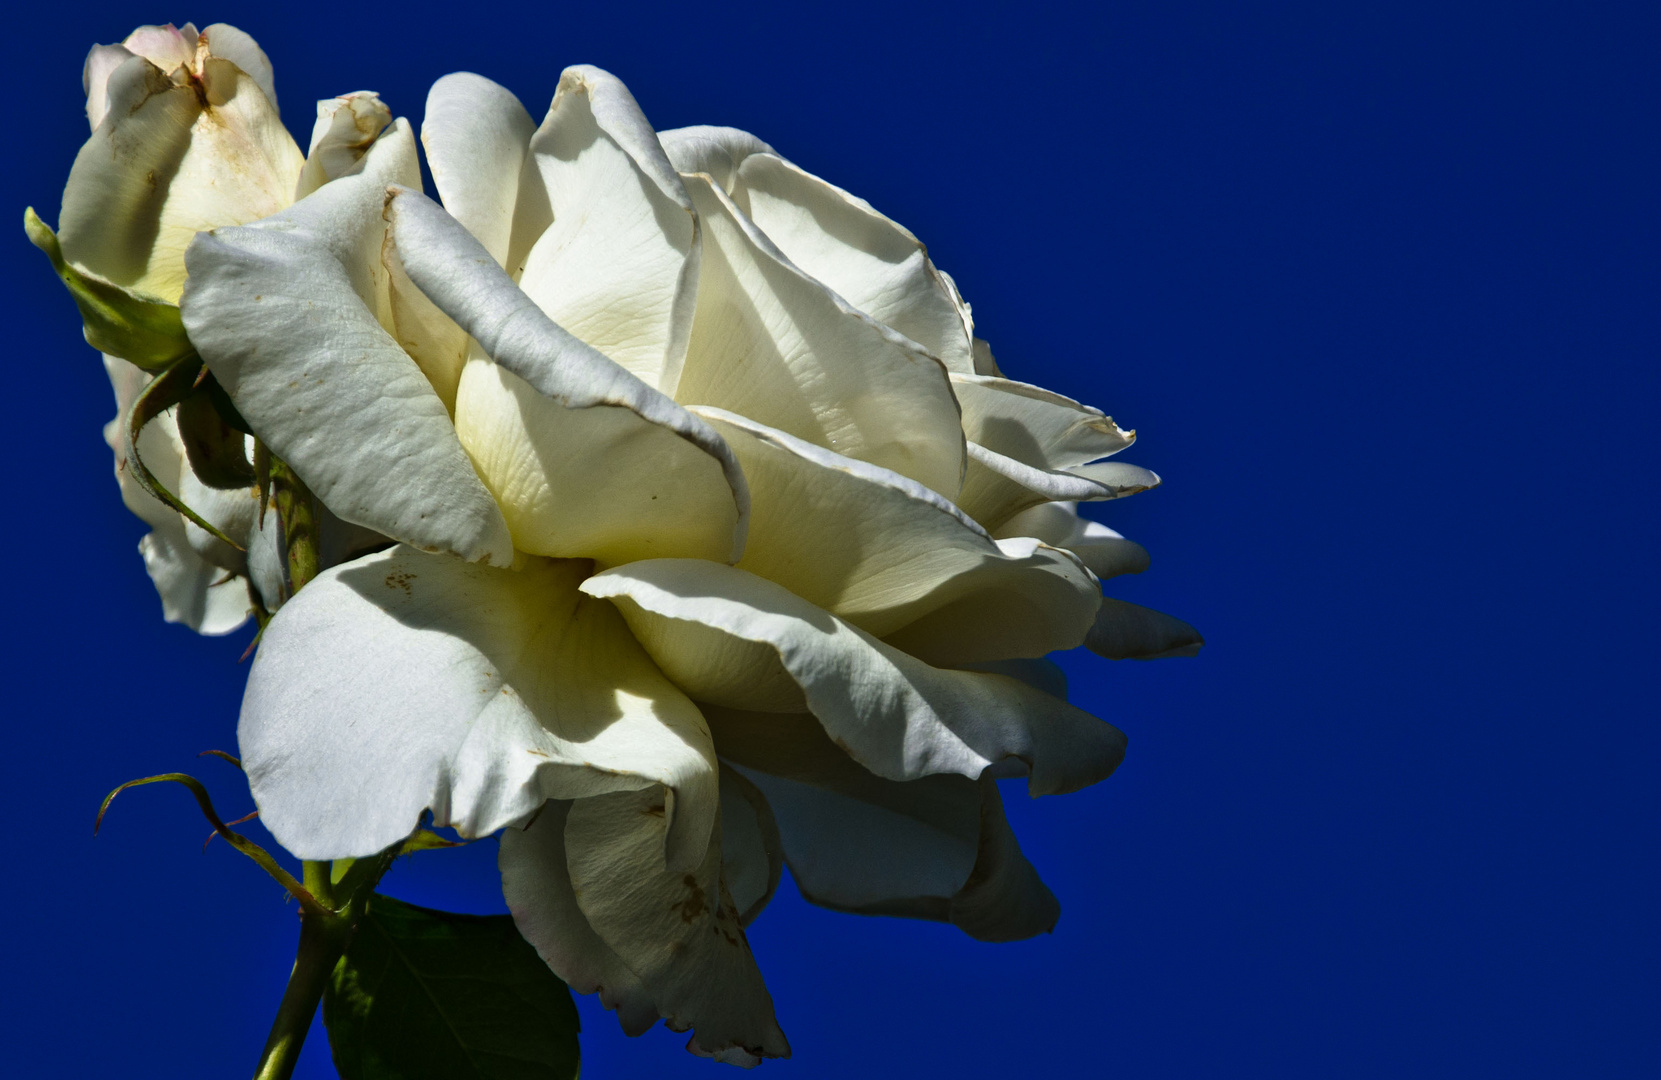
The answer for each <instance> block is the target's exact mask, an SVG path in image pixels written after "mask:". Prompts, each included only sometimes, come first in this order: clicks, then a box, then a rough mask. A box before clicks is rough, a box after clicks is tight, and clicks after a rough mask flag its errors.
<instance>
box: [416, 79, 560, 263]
mask: <svg viewBox="0 0 1661 1080" xmlns="http://www.w3.org/2000/svg"><path fill="white" fill-rule="evenodd" d="M535 132H536V122H535V121H534V120H532V119H531V114H530V113H528V112H526V111H525V107H524V106H523V105H521V104H519V99H518V98H516V97H514V96H513V94H511V93H509V92H508V91H507V90H506V89H504V88H503V87H501V86H498V85H497V84H496V83H493V82H491V81H490V80H489V79H486V78H484V77H483V76H481V75H474V74H472V73H471V72H466V71H460V72H457V73H455V74H454V75H446V76H444V77H443V78H442V79H440V80H438V81H437V82H435V83H433V88H432V89H431V90H429V91H428V92H427V114H426V116H424V117H422V119H421V145H422V146H423V147H425V148H426V150H427V164H428V165H429V166H431V168H432V171H433V184H434V185H436V186H437V188H438V194H439V197H440V198H441V199H442V200H443V201H444V209H446V210H448V211H449V212H450V214H451V216H452V217H454V218H455V219H456V220H457V221H459V222H461V223H462V224H463V225H465V226H467V231H468V232H471V233H472V234H473V235H474V236H475V237H477V238H478V241H479V243H481V244H483V245H484V249H485V250H486V251H488V252H490V255H491V257H492V258H493V259H495V260H496V261H497V262H498V263H500V264H501V265H503V266H507V263H508V246H509V241H510V239H511V237H512V235H513V216H514V208H515V207H516V206H517V205H518V202H519V185H520V172H521V170H523V169H524V167H525V154H526V152H527V151H528V150H529V149H530V144H531V136H532V135H533V134H534V133H535ZM540 194H541V193H540V191H538V195H539V197H540ZM511 269H515V270H517V267H514V268H511Z"/></svg>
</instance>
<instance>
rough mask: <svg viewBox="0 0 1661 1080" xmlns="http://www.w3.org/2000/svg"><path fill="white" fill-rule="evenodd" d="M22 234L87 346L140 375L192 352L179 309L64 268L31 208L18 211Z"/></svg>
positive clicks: (46, 227) (46, 229)
mask: <svg viewBox="0 0 1661 1080" xmlns="http://www.w3.org/2000/svg"><path fill="white" fill-rule="evenodd" d="M23 231H24V232H25V233H26V234H27V235H28V237H29V242H30V243H32V244H34V245H35V247H37V248H39V249H40V250H42V251H44V252H45V253H46V257H47V258H48V259H50V260H52V269H53V270H55V271H57V275H58V280H60V281H62V282H63V284H64V288H66V289H68V290H69V295H70V296H71V297H72V298H73V299H74V301H75V306H76V307H78V308H80V309H81V322H82V324H83V325H84V328H85V333H86V339H87V344H88V345H91V346H92V347H93V348H94V349H97V350H98V351H99V352H105V353H109V354H110V355H111V356H119V357H121V358H122V359H123V360H126V361H128V362H129V363H132V364H136V365H138V366H139V367H141V368H143V369H144V370H145V371H160V370H161V369H163V368H165V367H167V366H168V365H169V364H171V363H173V362H174V361H175V360H177V359H179V358H180V357H181V356H184V355H185V354H187V353H189V352H190V351H191V347H190V339H189V338H188V337H186V336H185V324H184V323H183V321H181V320H180V318H179V308H178V305H176V304H169V303H166V302H164V301H161V300H152V299H150V298H148V297H144V296H138V295H135V294H134V293H131V292H128V291H127V290H126V289H123V288H122V287H121V286H119V285H116V284H114V283H112V282H108V281H104V280H101V279H99V278H96V277H94V276H92V275H91V274H88V273H85V272H83V271H81V270H77V269H76V268H75V267H73V266H71V265H69V262H68V260H66V259H65V258H64V257H63V251H62V250H61V249H60V248H59V247H58V237H57V234H56V233H54V232H53V231H52V228H51V226H49V225H47V224H46V222H44V221H42V220H40V217H39V216H38V215H37V214H36V213H35V208H34V207H32V206H31V207H28V208H27V209H25V210H24V211H23Z"/></svg>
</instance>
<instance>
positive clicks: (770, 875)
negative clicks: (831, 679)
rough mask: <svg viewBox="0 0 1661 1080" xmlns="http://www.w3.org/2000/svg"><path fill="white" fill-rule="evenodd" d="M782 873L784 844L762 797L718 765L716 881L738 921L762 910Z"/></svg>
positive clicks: (748, 919) (746, 922)
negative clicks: (728, 897) (718, 872)
mask: <svg viewBox="0 0 1661 1080" xmlns="http://www.w3.org/2000/svg"><path fill="white" fill-rule="evenodd" d="M810 723H811V721H810ZM812 726H813V727H815V728H816V729H817V727H818V725H812ZM820 737H821V738H823V737H824V736H823V733H821V734H820ZM783 871H784V846H783V844H782V843H781V842H780V840H779V826H778V822H777V821H775V820H774V818H773V809H772V807H770V806H769V805H768V804H767V798H766V796H764V795H763V794H762V793H761V792H760V790H758V789H757V788H756V786H755V785H754V784H752V783H750V781H749V780H748V779H746V778H745V777H744V775H743V774H742V773H740V772H738V771H737V770H735V769H732V768H729V767H728V766H726V765H722V766H721V880H722V882H724V883H725V885H726V887H727V891H728V892H729V893H731V894H732V902H733V910H735V911H737V912H738V922H739V925H741V926H748V925H750V923H752V922H754V921H755V917H756V916H757V915H760V914H761V911H762V909H763V908H765V907H766V906H767V902H768V901H769V900H771V899H772V898H773V893H774V892H775V891H777V890H778V887H779V878H780V876H781V875H782V874H783Z"/></svg>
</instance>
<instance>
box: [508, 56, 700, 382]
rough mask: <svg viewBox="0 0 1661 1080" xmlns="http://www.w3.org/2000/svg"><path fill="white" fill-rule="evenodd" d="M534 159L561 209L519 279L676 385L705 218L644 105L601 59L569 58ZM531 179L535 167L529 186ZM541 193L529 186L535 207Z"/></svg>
mask: <svg viewBox="0 0 1661 1080" xmlns="http://www.w3.org/2000/svg"><path fill="white" fill-rule="evenodd" d="M529 163H530V164H531V165H533V166H534V169H535V173H536V175H537V176H539V177H540V180H541V192H542V194H543V196H544V197H545V199H546V201H547V207H548V212H549V213H550V214H551V215H552V220H550V221H549V222H548V223H547V226H546V228H544V229H543V230H542V232H541V235H540V236H539V237H537V239H536V241H535V246H534V247H532V248H531V250H530V252H529V254H528V255H527V256H525V262H524V273H523V274H522V275H521V276H520V278H519V284H520V286H521V287H522V288H523V289H524V290H525V292H526V293H527V294H528V295H529V296H530V298H531V299H532V300H534V301H536V303H537V306H539V307H541V308H542V310H543V311H544V312H546V313H547V315H548V317H549V318H550V319H552V320H553V321H554V322H556V323H558V324H559V325H560V326H563V327H564V328H565V329H566V330H569V331H570V332H571V333H572V334H575V335H576V336H577V337H579V338H581V339H582V340H583V341H586V342H587V343H588V344H590V345H592V346H594V348H596V349H598V350H600V352H602V353H604V354H605V355H606V356H608V357H610V358H611V359H612V360H614V361H616V362H617V363H618V364H621V365H622V366H623V367H624V368H626V369H627V370H628V371H630V372H632V373H633V374H634V375H636V376H638V377H639V378H640V379H641V381H643V382H645V383H646V384H647V385H649V386H654V387H657V388H658V389H661V390H664V391H665V392H670V393H672V392H673V390H674V386H675V381H676V379H677V378H678V377H679V374H680V369H681V364H682V362H683V360H684V359H685V356H686V345H687V336H688V334H689V333H690V332H691V329H692V311H693V305H694V303H695V298H696V293H697V290H698V221H697V215H696V214H695V213H694V212H693V209H692V201H691V199H689V198H688V197H687V194H686V190H685V188H683V187H682V186H681V181H680V178H679V177H678V176H677V175H676V174H675V170H674V168H673V167H672V166H671V165H670V164H669V159H668V158H666V157H664V156H663V149H662V147H660V146H659V145H658V141H657V137H656V136H655V135H654V134H653V133H652V127H651V125H650V124H648V123H647V122H646V117H645V116H644V115H642V114H641V112H640V106H639V105H637V104H636V103H635V100H634V98H633V97H632V96H631V95H630V94H629V91H628V88H627V87H625V86H624V85H623V84H622V83H621V82H619V81H618V80H617V79H616V78H615V77H614V76H612V75H610V74H607V73H606V72H604V71H601V70H600V69H599V68H594V67H587V66H580V67H572V68H567V69H566V70H565V72H564V73H563V74H561V76H560V80H559V91H558V92H557V93H556V94H555V95H554V102H553V104H552V105H551V106H549V108H548V116H547V118H546V119H545V120H543V122H542V126H541V128H539V129H538V130H537V132H536V135H535V136H533V137H532V139H531V145H530V158H529ZM534 179H535V177H533V176H532V175H531V170H527V176H526V183H525V184H524V185H523V186H524V187H527V188H528V187H529V186H530V183H531V182H533V181H534ZM534 194H535V193H534V192H533V191H529V190H522V191H521V194H520V199H521V200H522V203H523V204H524V208H525V212H526V213H527V214H530V213H531V206H532V205H533V200H534ZM524 225H525V226H529V225H530V221H529V220H527V221H526V222H524ZM510 268H514V267H513V266H512V264H510Z"/></svg>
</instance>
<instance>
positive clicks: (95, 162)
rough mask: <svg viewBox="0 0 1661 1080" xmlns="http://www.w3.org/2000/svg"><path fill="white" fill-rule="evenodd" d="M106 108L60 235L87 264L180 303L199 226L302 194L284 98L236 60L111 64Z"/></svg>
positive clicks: (72, 255)
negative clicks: (180, 70)
mask: <svg viewBox="0 0 1661 1080" xmlns="http://www.w3.org/2000/svg"><path fill="white" fill-rule="evenodd" d="M106 86H107V95H106V96H107V115H106V116H105V117H104V122H102V123H100V124H99V125H98V127H97V128H96V130H94V131H93V133H92V138H90V139H88V140H87V143H86V145H85V146H83V147H82V148H81V152H80V153H79V154H78V155H76V158H75V164H74V166H73V167H72V168H71V169H70V172H69V182H68V184H67V185H66V186H65V187H64V194H63V209H62V211H61V213H60V215H59V230H58V238H59V240H60V241H61V243H62V245H63V254H64V257H65V258H66V259H68V260H69V261H70V262H71V263H73V264H74V265H75V266H76V267H77V268H78V269H80V270H82V271H84V272H87V273H90V274H92V275H94V276H96V277H100V278H103V279H104V280H107V281H111V282H114V283H115V284H117V285H120V286H122V287H124V288H127V289H131V290H133V291H135V292H138V293H140V294H143V295H145V296H149V297H154V298H157V299H161V300H164V301H167V302H169V303H177V302H178V300H179V295H180V293H181V292H182V291H183V289H184V282H185V259H184V256H185V249H186V248H187V247H188V246H189V245H190V242H191V240H192V239H193V238H194V237H195V236H196V234H197V233H198V232H201V231H203V230H206V229H213V228H216V227H218V226H222V225H239V224H242V223H245V222H251V221H258V220H259V219H261V218H264V217H269V216H270V215H272V214H274V213H276V212H277V211H279V210H281V209H283V208H284V207H286V206H288V205H289V203H290V202H292V201H293V197H294V186H295V182H296V181H297V180H298V179H299V175H300V169H301V166H302V164H303V159H302V158H301V156H300V148H299V147H298V146H296V145H295V144H294V139H293V138H292V137H291V136H290V135H289V134H288V131H287V129H286V128H284V127H283V124H282V121H281V120H280V119H279V118H278V116H277V110H276V108H275V106H273V105H272V104H271V101H270V99H268V98H267V97H266V95H265V92H264V91H263V90H261V89H260V87H259V85H258V84H257V83H256V82H255V80H254V79H253V78H252V77H250V76H249V75H248V74H246V73H245V72H243V71H242V70H241V69H240V68H238V67H237V66H236V65H235V64H233V63H232V62H230V61H229V60H223V59H218V58H216V57H209V58H208V59H207V60H206V61H205V62H204V63H203V66H202V72H201V77H200V79H198V80H193V79H189V78H187V79H185V80H184V81H183V82H182V83H181V82H175V81H173V80H172V79H170V78H169V77H168V76H167V74H166V73H165V72H163V71H162V70H161V69H160V68H158V67H156V65H154V64H152V63H150V62H149V61H148V60H145V59H144V58H143V57H134V58H133V59H130V60H127V61H125V62H124V63H122V64H121V65H120V66H119V67H117V68H116V69H115V71H114V72H112V73H110V75H109V77H108V80H107V83H106Z"/></svg>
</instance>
